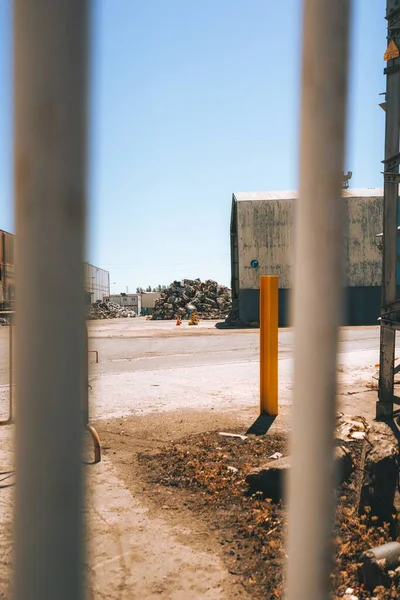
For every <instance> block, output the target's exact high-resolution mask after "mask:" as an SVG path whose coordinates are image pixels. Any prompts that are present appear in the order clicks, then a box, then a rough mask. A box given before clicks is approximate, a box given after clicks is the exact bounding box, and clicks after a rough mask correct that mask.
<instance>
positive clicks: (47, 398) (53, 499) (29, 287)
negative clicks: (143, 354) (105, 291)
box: [14, 0, 88, 600]
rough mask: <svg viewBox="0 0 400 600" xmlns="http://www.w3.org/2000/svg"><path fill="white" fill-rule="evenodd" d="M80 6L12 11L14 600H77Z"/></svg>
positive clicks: (83, 87) (82, 109)
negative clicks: (15, 256) (15, 297)
mask: <svg viewBox="0 0 400 600" xmlns="http://www.w3.org/2000/svg"><path fill="white" fill-rule="evenodd" d="M87 26H88V3H87V1H86V0H51V1H49V0H35V1H34V2H29V1H26V0H14V56H15V59H14V60H15V67H14V85H15V148H14V169H15V190H16V212H15V214H16V233H17V237H16V241H17V284H18V287H17V315H16V316H17V324H16V334H17V335H16V359H17V362H16V370H17V381H16V393H17V476H18V482H17V489H16V494H17V498H16V515H15V524H16V548H15V552H16V556H15V582H14V583H15V598H16V600H72V599H73V600H82V598H83V597H84V594H83V562H84V547H83V490H84V486H83V479H82V469H81V459H82V457H81V437H82V431H83V428H82V414H81V410H82V403H83V393H84V387H83V380H84V369H85V362H84V361H85V360H87V356H86V355H85V351H84V348H85V339H84V334H85V322H84V320H85V313H84V310H85V308H84V293H83V290H84V281H83V256H84V245H85V219H86V206H85V205H86V202H85V195H86V191H85V179H86V100H87V98H86V93H87V46H88V31H87Z"/></svg>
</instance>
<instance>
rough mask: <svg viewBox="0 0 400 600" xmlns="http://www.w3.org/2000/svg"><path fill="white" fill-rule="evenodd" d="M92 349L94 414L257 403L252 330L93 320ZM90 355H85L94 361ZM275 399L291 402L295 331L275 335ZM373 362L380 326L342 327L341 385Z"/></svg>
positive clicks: (3, 361) (354, 383)
mask: <svg viewBox="0 0 400 600" xmlns="http://www.w3.org/2000/svg"><path fill="white" fill-rule="evenodd" d="M89 332H90V348H92V349H96V350H98V352H99V356H100V363H99V364H92V365H91V383H92V388H93V390H92V393H91V405H92V410H93V415H94V417H96V418H109V417H111V416H118V417H119V416H123V415H129V414H136V415H141V414H147V413H148V412H154V411H164V410H173V409H177V408H210V407H215V408H216V409H217V410H225V409H232V408H240V407H245V406H252V405H256V404H257V402H258V370H259V363H258V361H259V334H258V331H257V330H241V331H232V330H230V331H227V330H223V331H221V330H217V329H216V328H215V326H214V323H207V322H203V323H200V326H199V327H196V328H189V327H188V326H187V325H183V326H182V327H176V326H175V323H170V322H152V321H145V320H144V319H137V320H136V319H135V320H134V319H129V320H127V319H125V320H113V321H111V320H110V321H99V322H91V323H90V324H89ZM8 334H9V328H8V327H1V328H0V390H1V392H2V397H3V400H4V399H5V397H6V393H7V383H8ZM93 359H94V355H91V361H93ZM279 360H280V367H279V385H280V402H281V403H282V404H283V405H284V404H290V396H291V384H292V382H291V374H292V366H293V331H292V330H288V329H284V330H281V331H280V333H279ZM378 360H379V329H378V327H359V328H343V329H342V330H341V342H340V345H339V356H338V363H339V364H338V371H339V381H340V383H341V389H342V391H343V390H347V391H348V390H350V388H351V389H353V390H361V389H362V388H363V387H364V388H365V386H366V385H368V384H370V383H371V381H372V377H373V375H374V374H375V372H376V368H375V364H376V363H377V362H378Z"/></svg>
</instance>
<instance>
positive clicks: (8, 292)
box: [0, 230, 110, 306]
mask: <svg viewBox="0 0 400 600" xmlns="http://www.w3.org/2000/svg"><path fill="white" fill-rule="evenodd" d="M14 246H15V236H14V235H13V234H12V233H8V232H7V231H2V230H0V305H3V306H5V305H6V306H7V305H9V304H10V303H12V302H13V301H14V298H15V254H14ZM84 268H85V291H86V293H87V294H88V296H89V298H90V301H91V302H96V301H97V300H103V297H104V296H107V295H109V294H110V274H109V273H108V271H105V270H104V269H99V268H98V267H95V266H94V265H90V264H89V263H85V265H84Z"/></svg>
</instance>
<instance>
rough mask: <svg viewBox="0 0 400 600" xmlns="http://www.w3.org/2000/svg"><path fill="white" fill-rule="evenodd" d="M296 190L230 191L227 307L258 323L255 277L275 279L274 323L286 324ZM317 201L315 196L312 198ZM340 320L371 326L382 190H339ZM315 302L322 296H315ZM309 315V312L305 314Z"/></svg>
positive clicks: (377, 288) (376, 308)
mask: <svg viewBox="0 0 400 600" xmlns="http://www.w3.org/2000/svg"><path fill="white" fill-rule="evenodd" d="M296 199H297V192H255V193H247V192H243V193H235V194H233V197H232V214H231V276H232V299H233V309H234V310H236V311H238V312H239V316H240V320H241V321H243V322H244V323H252V322H258V321H259V281H260V276H261V275H277V276H278V277H279V324H280V326H287V325H289V324H290V314H289V313H290V306H289V295H290V289H291V286H292V269H293V262H294V256H293V234H294V227H293V226H294V209H295V204H296ZM315 202H316V203H317V202H318V198H316V199H315ZM343 204H344V206H343V209H344V239H343V254H344V285H345V288H346V301H345V316H344V324H348V325H368V324H377V319H378V317H379V314H380V303H381V280H382V255H381V252H380V250H379V248H378V246H377V239H376V236H377V235H378V234H379V233H381V232H382V222H383V190H382V189H381V188H377V189H353V190H343ZM321 302H324V298H323V297H321ZM310 319H312V315H310Z"/></svg>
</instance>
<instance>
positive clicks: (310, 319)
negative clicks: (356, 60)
mask: <svg viewBox="0 0 400 600" xmlns="http://www.w3.org/2000/svg"><path fill="white" fill-rule="evenodd" d="M350 6H351V2H350V1H349V0H335V1H334V2H333V1H332V0H305V1H304V17H303V18H304V22H303V64H302V113H301V156H300V194H299V200H298V203H297V206H296V230H295V247H296V250H295V258H296V260H295V276H294V307H293V308H294V326H295V362H294V387H293V427H292V439H291V456H292V461H293V464H292V470H291V473H290V476H289V495H288V498H289V515H288V557H289V560H288V578H287V586H288V593H287V598H288V600H323V599H324V598H328V589H329V571H330V567H331V558H332V548H331V543H332V529H331V528H332V517H333V485H334V473H333V438H334V423H335V421H334V417H335V396H336V352H337V342H338V328H339V325H340V321H341V315H342V249H343V239H342V223H341V220H342V202H341V184H342V168H343V159H344V139H345V131H346V103H347V71H348V36H349V17H350V15H349V13H350ZM305 553H306V555H307V556H306V558H305Z"/></svg>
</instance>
